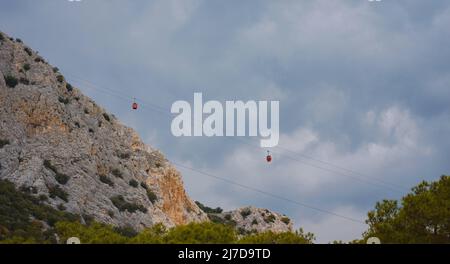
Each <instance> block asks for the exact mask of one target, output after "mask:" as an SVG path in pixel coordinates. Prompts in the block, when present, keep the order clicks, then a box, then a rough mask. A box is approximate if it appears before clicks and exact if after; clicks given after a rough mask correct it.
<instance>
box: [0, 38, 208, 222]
mask: <svg viewBox="0 0 450 264" xmlns="http://www.w3.org/2000/svg"><path fill="white" fill-rule="evenodd" d="M0 34H2V36H3V37H2V38H1V37H0V143H1V144H0V178H1V179H8V180H10V181H12V182H14V183H15V184H16V186H18V187H22V188H26V189H28V190H30V191H31V192H32V193H34V194H35V195H36V196H41V197H43V196H44V195H45V196H47V197H49V199H48V203H49V204H50V205H52V206H53V207H55V208H56V207H58V205H60V204H63V205H64V207H66V208H67V209H66V210H67V211H69V212H73V213H77V214H80V215H82V216H86V217H87V216H89V217H94V218H95V219H96V220H98V221H100V222H103V223H107V224H112V225H115V226H131V227H133V228H135V229H137V230H140V229H142V228H144V227H148V226H152V225H154V224H155V223H163V224H164V225H166V226H167V227H171V226H174V225H179V224H185V223H189V222H199V221H207V219H208V218H207V216H206V214H205V213H204V212H203V211H202V210H200V209H199V208H198V207H197V205H196V204H195V203H194V202H193V201H192V200H191V199H190V198H189V197H188V195H187V194H186V192H185V190H184V187H183V182H182V179H181V176H180V174H179V173H178V172H177V171H176V169H175V168H174V167H173V166H172V165H171V164H170V163H169V162H168V161H167V160H166V159H165V158H164V156H163V155H162V154H161V153H160V152H159V151H158V150H156V149H153V148H152V147H150V146H147V145H145V144H144V143H143V142H142V141H141V140H140V138H139V136H138V135H137V134H136V132H135V131H134V130H133V129H131V128H128V127H126V126H124V125H122V124H121V123H120V122H119V120H117V119H116V118H115V117H114V116H113V115H111V114H109V113H107V112H106V111H105V110H104V109H102V108H101V107H100V106H98V105H97V104H96V103H95V102H94V101H92V100H91V99H90V98H88V97H86V96H84V95H83V94H82V93H81V92H80V90H79V89H77V88H75V87H71V86H70V85H69V84H67V82H66V81H65V80H64V78H63V77H62V75H61V74H60V73H59V72H58V70H57V69H54V68H53V67H52V66H51V65H49V64H48V63H47V62H45V61H44V60H43V59H42V58H41V57H40V56H39V55H38V54H37V53H36V52H34V51H32V50H31V48H29V47H27V46H25V45H24V44H23V43H21V42H17V41H13V40H10V39H9V37H8V36H7V35H6V34H4V33H0ZM16 82H17V84H15V83H16ZM130 182H133V183H137V187H133V186H131V185H130ZM65 195H67V198H65V197H64V196H65ZM122 197H123V200H121V198H122ZM113 200H115V201H116V205H115V204H114V203H113ZM127 206H128V207H127ZM130 206H131V207H130ZM133 206H134V209H133ZM124 208H127V209H124ZM130 208H131V209H130ZM136 208H137V209H136Z"/></svg>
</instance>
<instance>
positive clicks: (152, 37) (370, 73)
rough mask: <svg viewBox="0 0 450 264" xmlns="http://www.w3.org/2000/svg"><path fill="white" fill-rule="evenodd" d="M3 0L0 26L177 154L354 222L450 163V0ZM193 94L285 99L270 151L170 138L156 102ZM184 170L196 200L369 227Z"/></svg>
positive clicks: (315, 223)
mask: <svg viewBox="0 0 450 264" xmlns="http://www.w3.org/2000/svg"><path fill="white" fill-rule="evenodd" d="M0 7H1V8H0V30H2V31H4V32H6V33H8V34H10V35H12V36H14V37H19V38H21V39H23V40H24V41H25V42H26V43H27V44H28V45H30V46H31V47H33V48H34V49H36V50H38V51H39V52H40V54H41V55H43V56H44V57H46V58H47V59H48V60H49V61H50V63H52V64H53V65H55V66H58V67H59V68H60V69H61V71H62V72H63V73H64V74H65V75H66V77H67V79H68V80H70V81H71V82H72V83H74V84H75V85H76V86H78V87H79V88H80V89H81V90H82V91H83V92H85V93H86V94H87V95H89V96H91V97H92V98H94V99H95V100H96V101H97V102H98V103H100V104H101V105H103V106H104V107H106V108H107V109H109V110H110V111H112V112H113V113H114V114H116V115H117V116H118V117H119V118H120V119H121V120H122V121H123V122H124V123H126V124H127V125H130V126H132V127H134V128H135V129H137V130H138V131H139V132H140V134H141V135H142V137H143V139H144V140H145V141H146V142H147V143H149V144H151V145H153V146H156V147H158V148H160V149H161V150H162V151H163V152H164V153H166V154H167V156H168V157H169V158H170V159H173V160H175V161H177V162H180V163H183V164H185V165H188V166H191V167H194V168H196V169H199V170H203V171H207V172H210V173H213V174H215V175H218V176H220V177H223V178H226V179H230V180H233V181H236V182H239V183H242V184H245V185H248V186H252V187H254V188H258V189H261V190H266V191H269V192H271V193H274V194H279V195H282V196H283V197H285V198H288V199H291V200H295V201H301V202H304V203H305V204H308V205H312V206H315V207H318V208H323V209H325V210H328V211H331V212H336V213H339V214H342V215H346V216H349V217H351V218H356V219H360V220H361V221H363V220H364V217H365V214H366V212H367V211H368V210H370V209H371V208H372V207H373V205H374V203H375V202H376V201H377V200H380V199H384V198H399V197H401V195H402V194H404V193H405V192H406V191H407V190H404V189H408V188H410V187H412V186H413V185H415V184H417V183H418V182H420V181H421V180H433V179H437V178H438V177H439V176H440V175H441V174H446V173H447V174H448V173H449V169H450V168H449V162H448V156H449V155H450V153H449V150H450V143H449V140H448V139H447V138H448V135H449V132H450V122H449V120H450V64H449V61H450V48H449V47H450V27H449V26H448V25H449V24H450V3H449V2H448V1H444V0H443V1H439V0H435V1H420V0H383V1H381V2H369V1H364V0H354V1H346V0H345V1H344V0H340V1H326V0H319V1H243V2H242V1H239V2H238V1H202V0H184V1H175V0H168V1H167V0H160V1H143V0H142V1H138V0H137V1H126V2H125V1H119V0H116V1H100V0H83V1H81V2H69V1H65V0H60V1H56V0H40V1H31V0H28V1H27V0H19V1H7V0H0ZM105 89H106V92H105ZM111 90H114V91H117V93H116V92H111ZM196 91H198V92H203V94H204V96H205V99H206V100H212V99H214V100H219V101H224V100H229V99H240V100H280V107H281V113H280V123H281V134H282V136H281V140H280V146H281V147H282V148H280V149H274V158H275V160H274V163H273V164H271V165H270V166H268V165H267V164H265V163H264V155H265V152H264V150H261V149H258V148H255V147H253V146H251V144H257V143H256V142H257V141H256V140H255V139H251V138H244V139H240V140H242V141H245V142H247V143H251V144H250V145H249V144H242V142H241V141H239V140H233V139H224V138H175V137H173V136H172V134H171V133H170V122H171V120H170V118H169V117H168V116H167V115H164V114H160V113H159V112H158V111H154V108H152V107H154V105H157V106H158V107H161V108H162V109H166V110H167V113H169V111H170V106H171V104H172V103H173V102H174V101H176V100H180V99H181V100H188V101H192V99H193V93H194V92H196ZM117 94H120V95H121V96H117ZM133 97H136V98H138V99H139V100H142V101H145V104H144V105H143V106H142V111H138V112H132V111H131V110H130V103H131V101H132V98H133ZM286 149H288V150H286ZM294 152H295V153H297V154H294ZM298 154H300V155H298ZM302 155H307V156H308V157H312V158H313V159H308V158H305V157H304V156H302ZM323 161H325V162H326V163H324V162H323ZM330 164H333V165H330ZM180 170H181V171H182V172H183V175H184V180H185V183H186V188H187V190H188V192H189V193H190V195H191V196H192V197H193V198H194V199H197V200H201V201H202V202H204V203H206V204H209V205H211V206H222V207H225V208H227V209H229V208H233V207H238V206H244V205H247V204H254V205H256V206H260V207H267V208H270V209H273V210H276V211H280V212H281V213H285V214H287V215H289V216H292V218H294V220H295V222H296V224H297V226H302V227H305V229H306V230H308V231H313V232H315V233H316V235H317V236H318V241H319V242H328V241H330V240H334V239H343V240H351V239H354V238H358V237H359V236H360V234H361V232H362V231H363V230H364V229H365V226H364V225H361V224H358V223H353V222H349V221H346V220H345V219H340V218H337V217H334V216H331V215H328V214H322V213H319V212H316V211H314V210H311V209H308V208H304V207H301V206H299V205H298V204H293V203H290V202H287V201H285V200H280V199H274V198H273V197H268V196H264V195H262V194H260V193H255V192H252V191H251V190H248V189H243V188H240V187H239V186H235V185H229V184H227V183H225V182H222V181H218V180H217V179H213V178H208V177H205V176H204V175H199V174H198V173H195V172H192V171H189V170H186V169H184V168H180ZM349 170H351V171H353V172H357V173H353V172H349ZM385 182H389V183H392V184H395V186H400V187H402V190H400V191H399V190H398V189H395V190H392V188H387V186H386V185H385V184H382V183H385ZM388 187H390V186H388Z"/></svg>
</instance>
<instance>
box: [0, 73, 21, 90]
mask: <svg viewBox="0 0 450 264" xmlns="http://www.w3.org/2000/svg"><path fill="white" fill-rule="evenodd" d="M3 78H4V79H5V83H6V86H8V87H10V88H14V87H16V86H17V84H19V80H18V79H17V78H16V77H14V76H12V75H6V76H3Z"/></svg>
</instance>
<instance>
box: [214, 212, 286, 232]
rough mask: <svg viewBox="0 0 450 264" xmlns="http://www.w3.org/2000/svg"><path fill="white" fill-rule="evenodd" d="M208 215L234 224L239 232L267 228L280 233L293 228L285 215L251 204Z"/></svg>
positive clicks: (262, 230) (258, 230)
mask: <svg viewBox="0 0 450 264" xmlns="http://www.w3.org/2000/svg"><path fill="white" fill-rule="evenodd" d="M209 217H210V218H211V219H212V220H213V221H217V222H222V223H230V224H233V225H235V226H236V229H237V230H238V231H239V233H240V234H248V233H261V232H264V231H268V230H270V231H272V232H275V233H281V232H289V231H292V230H293V223H292V221H291V220H290V219H289V218H288V217H287V216H285V215H280V214H278V213H275V212H272V211H270V210H268V209H262V208H256V207H253V206H248V207H243V208H239V209H236V210H233V211H229V212H222V213H216V214H214V213H210V214H209Z"/></svg>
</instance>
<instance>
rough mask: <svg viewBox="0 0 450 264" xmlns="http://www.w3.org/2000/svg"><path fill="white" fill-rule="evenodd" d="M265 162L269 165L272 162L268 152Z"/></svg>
mask: <svg viewBox="0 0 450 264" xmlns="http://www.w3.org/2000/svg"><path fill="white" fill-rule="evenodd" d="M266 161H267V162H269V163H270V162H272V155H270V152H269V151H267V156H266Z"/></svg>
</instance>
